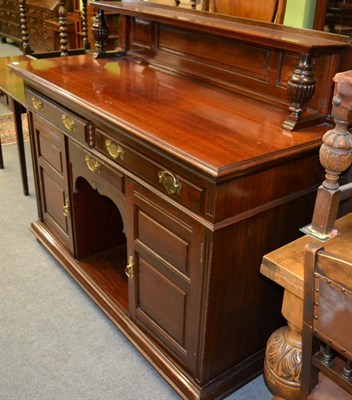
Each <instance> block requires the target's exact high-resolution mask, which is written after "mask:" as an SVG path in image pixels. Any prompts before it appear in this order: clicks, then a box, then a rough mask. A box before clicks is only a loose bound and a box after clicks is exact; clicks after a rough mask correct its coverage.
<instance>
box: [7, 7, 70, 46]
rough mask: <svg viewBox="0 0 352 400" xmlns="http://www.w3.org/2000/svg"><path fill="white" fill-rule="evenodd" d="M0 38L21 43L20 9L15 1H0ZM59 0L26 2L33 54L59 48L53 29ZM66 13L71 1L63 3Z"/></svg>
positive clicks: (29, 38)
mask: <svg viewBox="0 0 352 400" xmlns="http://www.w3.org/2000/svg"><path fill="white" fill-rule="evenodd" d="M0 5H1V7H0V37H3V38H10V39H13V40H14V41H15V42H17V43H21V41H22V38H21V26H20V8H19V3H18V1H16V0H0ZM59 6H60V2H59V0H26V2H25V7H26V13H27V24H28V40H29V43H30V45H31V48H32V49H33V50H34V51H35V52H48V51H53V50H58V49H59V48H60V46H59V43H58V40H57V36H58V35H57V34H56V32H55V27H53V26H52V24H54V23H55V20H57V19H58V12H59ZM65 8H66V11H71V10H72V0H67V1H66V2H65Z"/></svg>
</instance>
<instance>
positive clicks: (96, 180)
mask: <svg viewBox="0 0 352 400" xmlns="http://www.w3.org/2000/svg"><path fill="white" fill-rule="evenodd" d="M69 154H70V160H71V163H72V173H73V178H74V179H75V178H77V177H78V176H81V177H83V178H84V179H86V180H87V181H88V182H89V184H90V185H91V186H92V187H93V189H97V190H99V192H100V194H105V195H106V194H108V193H111V191H113V192H115V191H116V190H117V191H118V192H121V193H124V191H125V188H124V183H125V176H124V175H123V174H122V173H121V172H120V171H116V170H113V169H112V168H111V167H110V166H108V165H107V164H106V163H104V161H102V160H101V158H100V157H96V156H95V155H94V154H92V153H90V152H88V151H86V150H85V149H84V148H82V147H81V146H79V145H78V144H75V143H74V142H73V141H70V142H69Z"/></svg>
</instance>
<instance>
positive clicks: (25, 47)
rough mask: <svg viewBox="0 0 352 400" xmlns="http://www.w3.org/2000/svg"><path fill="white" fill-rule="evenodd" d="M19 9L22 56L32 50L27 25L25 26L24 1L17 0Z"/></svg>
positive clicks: (25, 12)
mask: <svg viewBox="0 0 352 400" xmlns="http://www.w3.org/2000/svg"><path fill="white" fill-rule="evenodd" d="M19 9H20V23H21V45H22V51H23V54H31V53H33V50H32V49H31V46H30V45H29V40H28V25H27V11H26V0H19Z"/></svg>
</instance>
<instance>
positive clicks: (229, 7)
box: [209, 0, 286, 24]
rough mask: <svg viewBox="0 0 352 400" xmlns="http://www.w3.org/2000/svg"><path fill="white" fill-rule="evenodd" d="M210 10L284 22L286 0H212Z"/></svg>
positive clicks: (242, 16) (279, 22) (260, 19)
mask: <svg viewBox="0 0 352 400" xmlns="http://www.w3.org/2000/svg"><path fill="white" fill-rule="evenodd" d="M209 3H210V5H209V7H210V11H212V12H214V13H219V14H227V15H233V16H236V17H241V18H249V19H256V20H259V21H267V22H276V23H278V24H282V23H283V20H284V16H285V9H286V0H210V2H209Z"/></svg>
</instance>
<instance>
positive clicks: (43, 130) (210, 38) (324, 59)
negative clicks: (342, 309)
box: [11, 2, 349, 399]
mask: <svg viewBox="0 0 352 400" xmlns="http://www.w3.org/2000/svg"><path fill="white" fill-rule="evenodd" d="M92 4H93V3H92ZM94 7H100V8H104V7H107V8H109V11H110V12H112V11H113V10H115V12H116V13H118V14H119V15H120V26H121V31H120V38H121V51H120V52H119V53H118V54H115V55H104V54H103V53H102V52H101V53H100V54H99V56H100V58H98V59H96V58H93V57H92V56H91V55H89V54H86V55H79V56H70V57H60V58H55V59H47V60H45V59H42V60H29V61H27V62H25V63H21V64H19V65H12V66H11V68H13V69H14V71H15V72H16V73H17V74H19V75H20V76H21V77H22V78H23V79H24V81H25V83H26V99H27V104H28V109H29V113H28V115H29V122H30V132H31V144H32V155H33V162H34V169H35V182H36V189H37V190H36V191H37V197H38V212H39V220H38V221H36V222H34V223H33V224H32V231H33V233H34V234H35V235H36V237H37V238H38V239H39V240H40V241H41V242H42V243H43V245H44V246H45V247H46V248H47V249H48V250H49V251H50V252H51V253H52V254H53V256H54V257H55V258H56V259H57V260H58V261H59V262H60V263H61V264H62V266H63V267H64V268H65V269H66V270H67V271H68V272H69V273H70V274H71V275H72V276H73V277H74V278H75V279H76V281H77V282H78V283H79V284H80V285H81V287H82V288H83V289H84V290H85V291H86V292H87V293H88V294H89V296H90V297H91V298H92V299H93V300H94V301H95V302H96V303H97V304H98V306H99V307H101V309H102V310H104V312H105V313H106V314H107V316H108V317H109V318H110V319H111V320H112V321H113V322H114V323H115V324H116V326H117V327H118V328H119V329H120V330H121V331H122V332H123V333H124V334H125V335H126V336H127V337H128V338H129V339H130V340H131V342H132V343H133V344H134V346H135V347H136V348H137V349H138V350H139V351H140V352H141V353H142V354H143V355H144V356H145V357H146V358H147V359H148V360H149V362H150V363H151V364H152V365H153V366H154V367H155V368H156V369H157V370H158V371H159V372H160V373H161V374H162V376H164V377H165V379H166V380H167V381H168V382H169V383H170V384H171V385H172V387H173V388H174V389H175V390H176V391H177V392H178V393H179V394H180V395H181V396H182V397H183V398H187V399H215V398H222V397H224V396H226V395H227V394H229V393H230V392H232V391H233V390H235V389H236V388H238V387H239V386H241V385H243V384H244V383H245V382H247V381H248V380H250V379H251V378H253V377H254V376H256V375H257V374H258V373H260V371H261V369H262V367H263V356H264V348H265V345H266V341H267V339H268V337H269V335H270V334H271V332H272V331H273V330H274V329H275V328H277V327H278V326H281V325H282V321H281V316H280V307H281V300H282V293H281V291H280V290H279V289H278V288H277V287H275V285H274V284H272V282H270V281H269V280H266V278H264V277H262V276H261V275H260V273H259V267H260V263H261V259H262V256H263V255H264V254H266V253H267V252H269V251H270V250H272V249H275V248H277V247H279V246H280V245H282V244H284V243H287V242H288V241H291V240H293V239H294V238H296V237H297V236H298V234H299V231H298V228H299V227H301V226H303V225H304V224H306V223H307V222H308V221H309V219H310V218H311V215H312V207H313V204H314V200H315V190H316V187H317V186H318V185H319V184H320V182H321V180H322V170H321V168H320V164H319V160H318V155H317V152H318V148H319V145H320V140H321V136H322V134H323V133H325V132H326V130H327V128H328V127H329V124H328V120H326V116H327V114H328V112H329V104H330V101H331V85H330V84H327V82H326V81H328V80H329V79H330V77H332V76H333V75H334V73H335V71H336V70H338V69H341V68H343V66H344V55H345V54H346V51H347V50H348V48H349V44H348V42H347V38H342V37H338V36H335V35H329V34H324V33H319V34H309V33H308V32H306V31H299V30H295V29H292V28H284V27H280V28H278V27H276V26H274V25H272V24H265V23H257V22H253V21H245V20H239V19H236V18H225V19H222V18H220V17H212V16H208V15H207V14H206V13H197V12H192V11H189V10H178V11H175V10H174V9H173V8H171V7H163V6H156V5H150V4H149V5H143V4H140V3H133V2H132V3H131V2H128V3H124V2H122V3H121V4H116V3H115V4H113V3H112V2H111V3H110V2H101V3H98V2H96V3H94ZM210 50H211V51H210ZM307 54H308V55H312V57H313V58H314V60H315V62H316V64H317V65H319V67H324V68H323V70H319V71H317V73H316V75H315V77H316V82H317V84H316V85H317V88H316V92H315V93H316V94H315V95H314V97H312V99H311V100H310V102H309V104H310V105H309V106H307V110H308V111H307V112H308V117H309V118H308V122H307V121H306V122H305V123H308V124H310V126H309V128H301V129H298V130H297V129H296V128H297V127H294V129H296V130H293V131H292V130H291V131H289V130H285V129H283V128H282V124H283V123H284V121H285V120H286V119H287V117H288V114H289V112H288V110H287V108H288V105H289V101H288V100H287V98H286V86H287V85H288V82H290V79H289V76H290V74H291V73H292V68H290V67H291V66H292V65H295V63H298V62H300V59H301V60H302V57H303V59H305V60H306V61H307V58H306V57H305V56H306V55H307ZM251 57H252V58H251ZM253 57H254V59H253ZM249 60H252V61H253V62H249ZM254 61H255V63H254ZM308 64H309V63H308ZM304 70H305V71H306V70H308V71H310V72H311V66H310V65H308V66H307V62H306V63H305V67H304ZM241 79H242V83H241ZM303 86H306V84H304V85H303ZM329 96H330V99H326V97H329ZM324 114H325V115H324ZM312 116H313V117H314V118H313V117H312ZM312 121H313V123H312Z"/></svg>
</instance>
